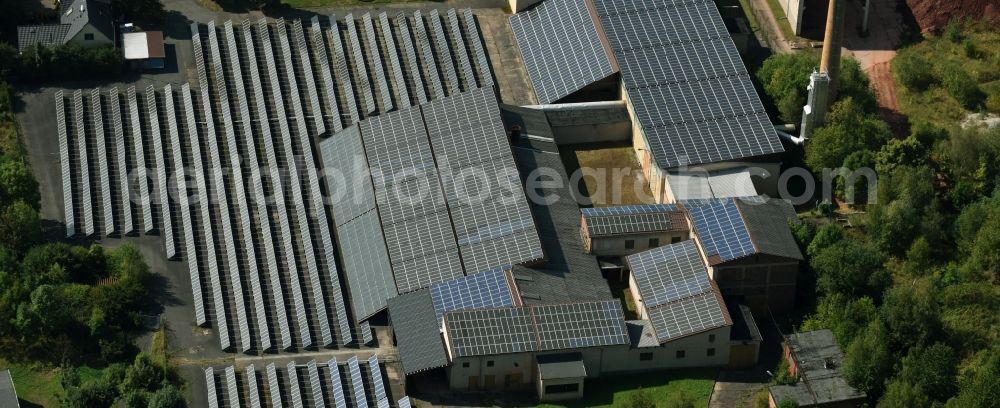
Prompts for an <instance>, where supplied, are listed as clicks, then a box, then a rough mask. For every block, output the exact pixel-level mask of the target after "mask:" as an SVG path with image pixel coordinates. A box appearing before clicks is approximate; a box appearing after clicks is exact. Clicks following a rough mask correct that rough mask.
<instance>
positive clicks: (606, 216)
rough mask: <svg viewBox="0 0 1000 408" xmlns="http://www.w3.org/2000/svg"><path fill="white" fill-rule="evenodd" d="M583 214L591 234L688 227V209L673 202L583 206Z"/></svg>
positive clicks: (685, 228)
mask: <svg viewBox="0 0 1000 408" xmlns="http://www.w3.org/2000/svg"><path fill="white" fill-rule="evenodd" d="M580 213H581V214H583V221H584V222H585V223H586V225H587V234H588V235H589V236H591V237H596V236H603V235H620V234H636V233H646V232H661V231H687V229H688V225H687V220H686V219H685V217H684V212H683V211H682V210H681V209H680V208H678V207H677V206H676V205H673V204H648V205H621V206H614V207H598V208H582V209H580Z"/></svg>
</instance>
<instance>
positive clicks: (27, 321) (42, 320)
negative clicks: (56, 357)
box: [15, 285, 72, 338]
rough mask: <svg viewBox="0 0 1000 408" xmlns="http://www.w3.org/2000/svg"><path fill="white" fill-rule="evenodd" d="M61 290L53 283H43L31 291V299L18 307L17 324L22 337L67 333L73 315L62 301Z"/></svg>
mask: <svg viewBox="0 0 1000 408" xmlns="http://www.w3.org/2000/svg"><path fill="white" fill-rule="evenodd" d="M60 295H61V293H60V290H59V288H58V287H56V286H53V285H41V286H39V287H37V288H35V290H34V291H32V292H31V300H30V301H29V302H28V303H22V304H21V305H20V306H19V307H18V309H17V321H16V322H15V325H16V326H17V327H18V329H20V330H21V333H22V337H24V338H32V337H33V336H51V335H55V334H57V333H66V332H68V331H67V327H66V325H67V324H68V323H69V322H70V320H71V318H72V316H71V315H70V311H69V310H67V309H66V307H65V303H63V302H62V296H60Z"/></svg>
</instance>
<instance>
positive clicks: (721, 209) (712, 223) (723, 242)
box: [688, 199, 756, 265]
mask: <svg viewBox="0 0 1000 408" xmlns="http://www.w3.org/2000/svg"><path fill="white" fill-rule="evenodd" d="M688 213H689V214H690V216H691V221H692V224H693V225H694V229H695V232H696V233H697V234H698V238H699V240H700V242H701V245H702V248H703V249H704V251H705V257H706V258H708V261H709V264H712V265H715V264H718V263H721V262H727V261H731V260H733V259H737V258H742V257H744V256H747V255H750V254H753V253H756V249H755V248H754V245H753V241H751V239H750V232H749V231H748V230H747V226H746V224H745V223H744V221H743V216H742V215H741V214H740V209H739V208H738V207H737V206H736V201H735V199H727V200H720V201H717V202H714V203H711V204H706V205H700V206H695V207H691V208H689V209H688Z"/></svg>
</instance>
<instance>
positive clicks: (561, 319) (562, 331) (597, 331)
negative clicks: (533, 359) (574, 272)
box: [532, 300, 628, 351]
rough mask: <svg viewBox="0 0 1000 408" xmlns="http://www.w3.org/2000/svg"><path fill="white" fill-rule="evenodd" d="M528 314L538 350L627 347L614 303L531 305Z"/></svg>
mask: <svg viewBox="0 0 1000 408" xmlns="http://www.w3.org/2000/svg"><path fill="white" fill-rule="evenodd" d="M532 313H533V314H534V315H535V326H536V330H537V331H538V340H539V350H540V351H546V350H564V349H570V348H581V347H598V346H610V345H616V344H628V332H627V330H626V328H625V314H624V312H623V311H622V308H621V303H619V302H618V301H617V300H608V301H602V302H589V303H571V304H562V305H544V306H534V307H532Z"/></svg>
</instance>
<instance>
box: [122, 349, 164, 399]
mask: <svg viewBox="0 0 1000 408" xmlns="http://www.w3.org/2000/svg"><path fill="white" fill-rule="evenodd" d="M163 374H164V373H163V368H162V367H159V366H157V365H156V364H155V363H153V360H152V359H150V358H149V354H146V353H139V354H138V355H137V356H135V362H133V363H132V365H131V366H129V367H128V368H127V369H125V382H123V383H122V392H123V393H128V392H130V391H155V390H156V389H157V388H159V387H160V383H162V382H163Z"/></svg>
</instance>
